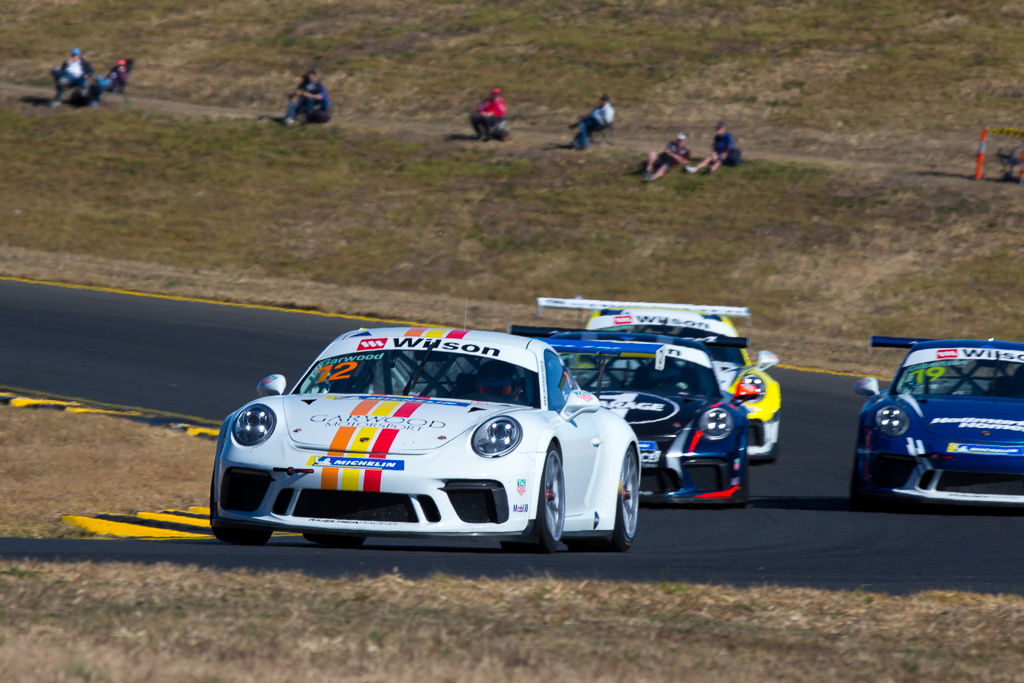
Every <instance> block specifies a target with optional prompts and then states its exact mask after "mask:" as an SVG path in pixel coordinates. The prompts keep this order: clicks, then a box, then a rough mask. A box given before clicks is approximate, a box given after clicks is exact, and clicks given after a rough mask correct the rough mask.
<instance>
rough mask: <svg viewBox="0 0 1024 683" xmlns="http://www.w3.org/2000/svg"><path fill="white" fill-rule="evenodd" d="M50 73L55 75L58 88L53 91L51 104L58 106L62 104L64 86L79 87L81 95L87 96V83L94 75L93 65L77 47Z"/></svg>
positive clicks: (55, 86)
mask: <svg viewBox="0 0 1024 683" xmlns="http://www.w3.org/2000/svg"><path fill="white" fill-rule="evenodd" d="M50 75H51V76H53V83H54V88H55V90H56V91H55V92H54V93H53V99H52V100H50V106H51V107H56V106H59V105H60V101H61V100H60V98H61V97H63V96H64V88H66V87H67V86H69V85H70V86H74V87H76V88H78V93H79V95H81V96H85V94H86V90H87V89H86V85H87V84H88V82H89V78H90V77H91V76H92V65H91V64H89V62H87V61H86V59H85V57H83V56H82V51H81V50H79V49H78V48H77V47H76V48H74V49H72V50H71V55H70V56H69V57H68V58H67V59H65V60H64V62H63V63H62V64H61V65H60V66H59V67H57V68H55V69H50Z"/></svg>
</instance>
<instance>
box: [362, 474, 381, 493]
mask: <svg viewBox="0 0 1024 683" xmlns="http://www.w3.org/2000/svg"><path fill="white" fill-rule="evenodd" d="M380 475H381V473H380V470H363V490H364V491H370V492H372V493H380Z"/></svg>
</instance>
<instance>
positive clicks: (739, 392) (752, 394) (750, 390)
mask: <svg viewBox="0 0 1024 683" xmlns="http://www.w3.org/2000/svg"><path fill="white" fill-rule="evenodd" d="M760 396H761V390H760V389H759V388H757V387H756V386H755V385H753V384H747V383H746V382H743V383H741V384H740V385H739V386H737V387H736V391H735V392H733V395H732V402H733V403H735V404H737V405H739V404H740V403H746V402H747V401H752V400H754V399H755V398H758V397H760Z"/></svg>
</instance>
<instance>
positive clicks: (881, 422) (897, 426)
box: [875, 406, 910, 437]
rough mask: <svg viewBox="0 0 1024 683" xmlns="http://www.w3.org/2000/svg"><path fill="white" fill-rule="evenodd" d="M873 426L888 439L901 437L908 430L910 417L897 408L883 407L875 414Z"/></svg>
mask: <svg viewBox="0 0 1024 683" xmlns="http://www.w3.org/2000/svg"><path fill="white" fill-rule="evenodd" d="M875 426H876V427H878V431H880V432H882V434H884V435H886V436H888V437H896V436H903V435H904V434H906V433H907V430H908V429H910V417H909V416H908V415H907V412H906V411H905V410H903V409H902V408H900V407H899V406H885V407H884V408H882V409H881V410H879V411H878V412H877V413H875Z"/></svg>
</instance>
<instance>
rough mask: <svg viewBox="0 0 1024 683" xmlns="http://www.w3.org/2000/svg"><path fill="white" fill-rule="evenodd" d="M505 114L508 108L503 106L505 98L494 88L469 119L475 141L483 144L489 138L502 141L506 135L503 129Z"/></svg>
mask: <svg viewBox="0 0 1024 683" xmlns="http://www.w3.org/2000/svg"><path fill="white" fill-rule="evenodd" d="M507 114H508V106H506V104H505V98H503V97H502V96H501V88H494V89H493V90H491V92H490V94H488V95H487V97H485V98H484V99H483V101H481V102H480V104H478V105H477V107H476V111H475V112H473V113H472V115H470V117H469V122H470V123H471V124H473V131H474V132H475V133H476V139H477V140H483V141H484V142H487V141H488V140H490V139H491V138H494V139H496V140H504V139H505V137H507V135H508V134H507V133H506V132H505V130H504V128H503V124H504V122H505V116H506V115H507Z"/></svg>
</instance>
